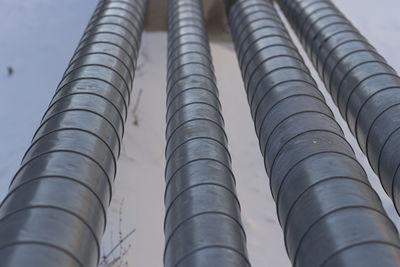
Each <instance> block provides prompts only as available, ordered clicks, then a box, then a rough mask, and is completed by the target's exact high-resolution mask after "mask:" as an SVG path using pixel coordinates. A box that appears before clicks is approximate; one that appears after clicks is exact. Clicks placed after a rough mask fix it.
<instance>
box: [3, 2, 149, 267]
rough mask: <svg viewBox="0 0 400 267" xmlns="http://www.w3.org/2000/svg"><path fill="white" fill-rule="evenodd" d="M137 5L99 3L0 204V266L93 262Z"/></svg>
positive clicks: (134, 48) (133, 52)
mask: <svg viewBox="0 0 400 267" xmlns="http://www.w3.org/2000/svg"><path fill="white" fill-rule="evenodd" d="M145 10H146V0H131V1H129V0H124V1H121V0H118V1H117V0H115V1H112V0H107V1H106V0H103V1H100V2H99V4H98V6H97V8H96V10H95V12H94V14H93V17H92V18H91V20H90V22H89V25H88V27H87V29H86V31H85V33H84V35H83V37H82V39H81V41H80V43H79V46H78V48H77V49H76V51H75V54H74V56H73V57H72V60H71V62H70V64H69V66H68V68H67V70H66V71H65V74H64V76H63V78H62V80H61V82H60V84H59V86H58V87H57V90H56V93H55V95H54V97H53V99H52V101H51V103H50V105H49V108H48V109H47V111H46V113H45V115H44V117H43V119H42V122H41V124H40V126H39V128H38V130H37V131H36V133H35V135H34V137H33V140H32V144H31V146H30V147H29V148H28V150H27V152H26V153H25V156H24V158H23V160H22V164H21V167H20V169H19V170H18V172H17V174H16V175H15V177H14V178H13V180H12V182H11V185H10V191H9V193H8V195H7V196H6V198H5V199H4V201H3V202H2V203H1V208H0V265H1V266H18V267H20V266H40V267H46V266H49V267H50V266H51V267H54V266H58V267H61V266H69V267H70V266H71V267H72V266H80V267H88V266H96V265H97V263H98V259H99V257H100V255H99V254H100V241H101V237H102V234H103V231H104V227H105V223H106V209H107V207H108V205H109V202H110V199H111V193H112V184H113V180H114V178H115V172H116V161H117V158H118V155H119V151H120V145H121V139H122V136H123V127H124V122H125V119H126V115H127V107H128V103H129V97H130V93H131V91H132V81H133V77H134V71H135V66H136V58H137V53H138V49H139V44H140V37H141V34H142V29H143V20H144V15H145Z"/></svg>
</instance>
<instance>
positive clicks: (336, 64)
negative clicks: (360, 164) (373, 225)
mask: <svg viewBox="0 0 400 267" xmlns="http://www.w3.org/2000/svg"><path fill="white" fill-rule="evenodd" d="M277 2H278V3H279V4H280V6H281V8H282V9H283V10H284V12H285V14H286V16H287V18H288V20H289V21H290V23H291V25H292V26H293V28H294V29H295V31H296V33H297V35H298V36H299V38H300V40H301V42H302V44H303V45H304V47H305V49H306V51H307V53H308V55H309V57H310V59H311V60H312V62H313V64H314V66H315V68H316V69H317V71H318V73H319V75H320V77H321V79H322V80H323V82H324V83H325V86H326V88H327V89H328V91H329V93H330V94H331V95H332V99H333V100H334V102H335V103H336V105H337V106H338V107H339V110H340V112H341V115H342V116H343V118H344V119H345V120H346V121H347V124H348V126H349V128H350V130H351V131H352V133H353V134H354V136H355V137H356V138H357V141H358V144H359V146H360V147H361V149H362V150H363V152H364V153H365V154H366V156H367V157H368V160H369V163H370V165H371V166H372V168H373V170H374V171H375V173H376V174H377V175H378V176H379V178H380V180H381V183H382V185H383V188H384V189H385V191H386V193H387V194H388V195H389V197H390V198H391V199H392V200H393V202H394V204H395V206H396V209H397V211H398V212H399V208H400V194H399V193H400V179H399V176H400V173H399V167H400V150H399V147H400V119H399V118H400V117H399V116H400V77H399V76H398V75H397V73H396V71H395V70H394V69H393V68H392V67H391V66H389V65H388V64H387V63H386V61H385V59H384V58H383V57H382V56H381V55H380V54H379V53H378V52H377V51H376V50H375V48H374V47H373V46H372V45H371V44H370V43H369V42H368V41H367V40H366V39H365V37H363V36H362V35H361V34H360V32H359V31H358V30H357V29H356V28H355V27H354V26H353V25H352V24H351V23H350V22H349V21H348V20H347V18H346V17H345V16H344V15H343V14H342V13H341V12H340V10H338V8H337V7H336V6H335V5H334V4H333V3H332V2H331V1H329V0H318V1H297V0H278V1H277Z"/></svg>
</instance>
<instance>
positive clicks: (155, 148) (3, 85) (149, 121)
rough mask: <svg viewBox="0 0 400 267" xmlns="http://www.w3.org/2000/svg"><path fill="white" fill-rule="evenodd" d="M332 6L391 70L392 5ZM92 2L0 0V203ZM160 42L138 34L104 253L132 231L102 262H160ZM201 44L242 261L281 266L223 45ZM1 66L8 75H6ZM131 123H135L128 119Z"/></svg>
mask: <svg viewBox="0 0 400 267" xmlns="http://www.w3.org/2000/svg"><path fill="white" fill-rule="evenodd" d="M334 2H335V3H336V4H337V5H338V6H339V7H340V8H341V9H342V11H343V12H344V13H345V14H346V15H347V16H348V17H349V18H350V19H351V21H352V22H353V23H354V25H355V26H356V27H358V28H359V29H360V31H361V32H362V33H363V34H364V35H365V36H366V37H367V38H368V39H369V40H370V41H371V43H372V44H373V45H375V47H376V48H377V49H378V51H380V52H381V53H382V55H383V56H384V57H385V58H386V59H387V60H388V62H389V63H390V64H391V65H392V66H393V67H394V68H395V69H397V70H398V71H400V53H398V50H399V47H400V37H399V36H400V35H399V32H400V20H399V18H398V14H397V13H398V11H399V10H400V2H398V1H397V0H384V1H373V0H352V1H348V0H334ZM96 3H97V1H96V0H85V1H82V0H65V1H54V0H20V1H14V0H0V36H1V38H0V125H1V128H0V129H1V130H0V140H1V145H2V150H1V152H0V199H2V198H3V197H4V196H5V194H6V192H7V188H8V184H9V182H10V180H11V178H12V175H13V174H14V173H15V172H16V170H17V168H18V166H19V162H20V159H21V158H22V155H23V153H24V152H25V150H26V149H27V147H28V146H29V143H30V139H31V137H32V136H33V133H34V131H35V130H36V128H37V127H38V125H39V122H40V119H41V117H42V115H43V113H44V111H45V109H46V107H47V105H48V103H49V102H50V99H51V97H52V95H53V93H54V90H55V87H56V85H57V84H58V82H59V80H60V79H61V76H62V74H63V72H64V70H65V68H66V66H67V64H68V61H69V59H70V57H71V56H72V53H73V51H74V49H75V47H76V45H77V43H78V41H79V38H80V36H81V34H82V32H83V30H84V27H85V26H86V23H87V21H88V20H89V18H90V16H91V13H92V11H93V9H94V7H95V5H96ZM166 38H167V36H166V33H161V32H153V33H145V34H144V36H143V43H142V49H141V52H140V57H139V67H138V70H137V74H136V79H135V83H134V93H133V95H132V101H131V103H132V104H133V103H135V101H136V100H137V98H138V96H139V95H141V97H140V101H138V102H137V103H138V105H137V108H136V110H134V109H133V105H131V107H130V112H129V116H128V120H127V127H126V133H125V137H124V141H123V148H122V153H121V157H120V160H119V163H118V165H119V166H118V167H119V168H118V174H117V178H116V183H115V194H114V197H113V201H112V203H111V206H110V208H109V211H108V212H109V221H108V226H107V231H106V234H105V236H104V239H103V248H104V252H105V253H106V254H107V253H108V252H110V250H111V249H112V248H113V247H114V246H116V245H118V242H119V240H120V239H121V238H123V237H125V236H126V235H128V234H129V233H131V232H132V231H133V230H134V232H133V233H132V234H131V235H129V237H128V238H127V239H126V240H125V241H124V242H123V243H122V245H120V246H117V249H116V250H115V251H114V253H112V255H110V257H109V259H110V260H112V259H114V258H118V257H120V256H122V261H121V263H122V264H123V265H122V266H150V267H156V266H162V254H163V245H164V236H163V217H164V203H163V195H164V146H165V137H164V130H165V87H166V84H165V83H166V81H165V77H166V40H167V39H166ZM211 48H212V53H213V58H214V64H215V69H216V74H217V79H218V85H219V89H220V96H221V102H222V106H223V115H224V117H225V122H226V131H227V134H228V138H229V149H230V151H231V154H232V160H233V170H234V173H235V175H236V180H237V190H238V195H239V199H240V201H241V205H242V216H243V221H244V225H245V228H246V231H247V237H248V250H249V255H250V260H251V262H252V264H253V266H254V267H261V266H282V267H286V266H290V262H289V260H288V259H287V256H286V252H285V249H284V244H283V235H282V231H281V228H280V226H279V223H278V221H277V218H276V214H275V203H274V202H273V200H272V198H271V195H270V191H269V185H268V178H267V177H266V174H265V171H264V167H263V163H262V158H261V155H260V152H259V147H258V141H257V138H256V136H255V133H254V130H253V129H254V126H253V122H252V120H251V117H250V112H249V108H248V104H247V101H246V97H245V93H244V89H243V84H242V81H241V75H240V72H239V68H238V64H237V60H236V56H235V53H234V50H233V46H232V43H230V42H216V41H214V42H212V45H211ZM309 65H310V64H309ZM310 66H311V65H310ZM8 67H11V68H12V69H13V73H12V74H11V75H9V74H8V70H7V68H8ZM314 74H315V75H314V77H315V78H316V80H317V81H318V82H319V79H318V75H317V74H316V73H315V72H314ZM319 83H320V82H319ZM320 85H321V87H320V88H321V89H322V90H323V91H324V90H325V89H324V88H323V86H322V84H321V83H320ZM139 92H141V93H139ZM324 93H325V91H324ZM326 98H327V100H328V102H329V104H330V105H331V107H332V109H333V110H334V112H335V115H336V118H337V119H338V120H339V122H340V124H341V125H342V127H343V128H344V130H345V132H346V135H347V137H348V138H349V140H350V142H351V143H352V144H354V149H355V151H356V153H357V156H358V158H359V160H360V161H361V162H362V164H363V165H364V167H365V169H366V170H367V172H368V174H369V176H370V180H371V182H372V184H373V185H374V186H375V188H376V189H377V191H378V192H379V194H380V195H381V197H382V201H383V203H384V206H385V208H386V210H387V211H388V213H389V215H391V216H392V219H393V221H394V222H395V223H396V225H397V226H398V227H400V220H399V218H398V216H397V214H396V212H395V211H394V208H393V205H392V204H391V201H390V200H389V199H388V198H387V197H386V195H385V194H384V193H383V189H382V188H381V186H380V184H379V181H378V180H377V178H376V176H375V175H374V174H373V173H372V171H371V169H370V167H369V166H368V163H367V160H366V159H365V157H364V156H363V155H362V153H361V152H360V150H359V149H358V147H357V146H356V142H355V140H354V138H353V137H352V136H351V135H350V133H349V131H348V129H347V126H346V124H345V123H344V122H343V120H342V119H341V118H340V116H339V113H338V112H337V109H336V108H335V107H334V105H333V104H332V101H331V99H330V97H329V96H326ZM135 118H137V119H138V125H137V126H136V125H134V123H133V121H134V120H135ZM116 266H118V265H116Z"/></svg>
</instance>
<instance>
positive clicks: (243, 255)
mask: <svg viewBox="0 0 400 267" xmlns="http://www.w3.org/2000/svg"><path fill="white" fill-rule="evenodd" d="M166 120H167V129H166V138H167V145H166V160H167V162H166V170H165V178H166V190H165V207H166V215H165V225H164V226H165V227H164V229H165V239H166V244H165V253H164V265H165V266H166V267H178V266H179V267H183V266H190V267H203V266H238V267H239V266H250V264H249V262H248V258H247V251H246V241H245V232H244V230H243V227H242V223H241V218H240V206H239V201H238V199H237V196H236V191H235V180H234V176H233V174H232V171H231V159H230V155H229V152H228V149H227V138H226V134H225V131H224V120H223V117H222V114H221V104H220V102H219V99H218V89H217V86H216V80H215V75H214V68H213V64H212V60H211V54H210V49H209V42H208V37H207V33H206V28H205V25H204V21H203V11H202V6H201V1H200V0H169V6H168V75H167V116H166Z"/></svg>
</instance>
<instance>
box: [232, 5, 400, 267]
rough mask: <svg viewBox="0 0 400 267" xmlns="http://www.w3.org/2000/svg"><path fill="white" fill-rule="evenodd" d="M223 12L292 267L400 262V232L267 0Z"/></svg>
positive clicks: (371, 264)
mask: <svg viewBox="0 0 400 267" xmlns="http://www.w3.org/2000/svg"><path fill="white" fill-rule="evenodd" d="M293 2H294V1H293ZM297 2H301V3H303V2H304V3H309V2H310V1H303V2H302V1H297ZM317 2H323V1H317ZM228 9H229V7H228ZM228 15H229V22H230V26H231V31H232V35H233V40H234V43H235V48H236V51H237V56H238V61H239V65H240V68H241V71H242V75H243V80H244V84H245V88H246V92H247V96H248V101H249V105H250V109H251V114H252V116H253V119H254V124H255V128H256V133H257V135H258V137H259V141H260V148H261V152H262V154H263V156H264V160H265V168H266V171H267V173H268V175H269V177H270V186H271V192H272V195H273V197H274V199H275V201H276V205H277V212H278V217H279V221H280V223H281V226H282V228H283V231H284V239H285V244H286V248H287V252H288V255H289V257H290V259H291V261H292V263H293V266H296V267H300V266H301V267H321V266H324V267H338V266H352V267H356V266H360V267H361V266H363V267H365V266H371V267H372V266H393V267H394V266H399V265H400V241H399V237H398V232H397V230H396V228H395V226H394V224H393V223H392V221H391V220H390V219H389V218H388V216H387V215H386V213H385V211H384V209H383V207H382V204H381V201H380V199H379V197H378V195H377V193H376V192H375V191H374V190H373V189H372V187H371V186H370V184H369V182H368V179H367V175H366V173H365V171H364V170H363V168H362V167H361V165H360V163H359V162H358V161H357V160H356V158H355V155H354V152H353V150H352V148H351V146H350V144H349V143H348V142H347V141H346V139H345V137H344V134H343V132H342V129H341V128H340V126H339V125H338V124H337V122H336V121H335V119H334V116H333V114H332V112H331V110H330V109H329V107H328V106H327V104H326V103H325V100H324V98H323V96H322V94H321V92H320V91H319V90H318V88H317V85H316V83H315V81H314V80H313V78H312V77H311V74H310V72H309V70H308V68H307V67H306V65H305V64H304V62H303V59H302V57H301V56H300V54H299V52H298V50H297V49H296V47H295V46H294V44H293V42H292V41H291V39H290V37H289V34H288V32H287V31H286V29H285V27H284V25H283V24H282V22H281V20H280V18H279V16H278V14H277V12H276V10H275V9H274V7H273V5H272V4H271V2H269V1H264V0H239V1H236V2H235V3H233V2H232V1H231V5H230V9H229V10H228ZM299 17H300V16H299ZM299 25H305V24H299Z"/></svg>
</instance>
